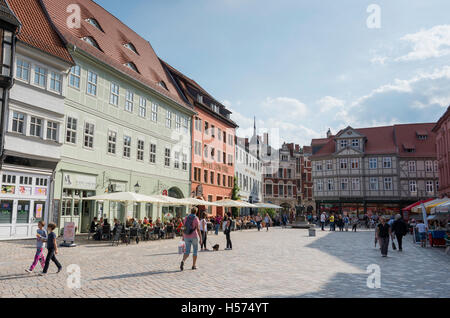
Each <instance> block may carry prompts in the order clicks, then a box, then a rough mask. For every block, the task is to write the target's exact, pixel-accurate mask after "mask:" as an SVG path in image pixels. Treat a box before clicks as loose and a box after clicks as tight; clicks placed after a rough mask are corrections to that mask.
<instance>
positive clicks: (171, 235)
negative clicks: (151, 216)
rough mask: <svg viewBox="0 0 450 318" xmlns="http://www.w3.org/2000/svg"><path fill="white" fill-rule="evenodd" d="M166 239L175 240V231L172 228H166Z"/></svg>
mask: <svg viewBox="0 0 450 318" xmlns="http://www.w3.org/2000/svg"><path fill="white" fill-rule="evenodd" d="M166 238H170V239H174V238H175V231H174V228H173V226H168V227H167V228H166Z"/></svg>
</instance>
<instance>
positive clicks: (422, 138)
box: [417, 135, 428, 140]
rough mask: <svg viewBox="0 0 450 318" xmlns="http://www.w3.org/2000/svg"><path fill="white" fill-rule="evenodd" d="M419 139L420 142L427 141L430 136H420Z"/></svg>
mask: <svg viewBox="0 0 450 318" xmlns="http://www.w3.org/2000/svg"><path fill="white" fill-rule="evenodd" d="M417 138H419V140H427V139H428V136H427V135H418V136H417Z"/></svg>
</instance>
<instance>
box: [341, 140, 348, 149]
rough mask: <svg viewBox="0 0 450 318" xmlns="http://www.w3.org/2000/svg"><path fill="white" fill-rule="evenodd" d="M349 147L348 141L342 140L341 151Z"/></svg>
mask: <svg viewBox="0 0 450 318" xmlns="http://www.w3.org/2000/svg"><path fill="white" fill-rule="evenodd" d="M347 145H348V143H347V140H346V139H343V140H341V149H343V148H347Z"/></svg>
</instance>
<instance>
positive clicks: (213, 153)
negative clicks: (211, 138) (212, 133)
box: [211, 147, 216, 160]
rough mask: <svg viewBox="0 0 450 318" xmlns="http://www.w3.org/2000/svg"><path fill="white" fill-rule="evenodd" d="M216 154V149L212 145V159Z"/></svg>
mask: <svg viewBox="0 0 450 318" xmlns="http://www.w3.org/2000/svg"><path fill="white" fill-rule="evenodd" d="M215 156H216V149H214V148H212V147H211V159H212V160H214V157H215Z"/></svg>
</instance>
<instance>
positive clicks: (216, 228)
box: [214, 215, 222, 235]
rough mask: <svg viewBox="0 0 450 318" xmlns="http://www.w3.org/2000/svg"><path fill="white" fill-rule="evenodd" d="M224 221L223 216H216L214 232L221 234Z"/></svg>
mask: <svg viewBox="0 0 450 318" xmlns="http://www.w3.org/2000/svg"><path fill="white" fill-rule="evenodd" d="M221 222H222V218H221V217H220V216H219V215H218V216H216V218H215V223H216V225H215V232H214V234H216V235H219V229H220V223H221Z"/></svg>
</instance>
